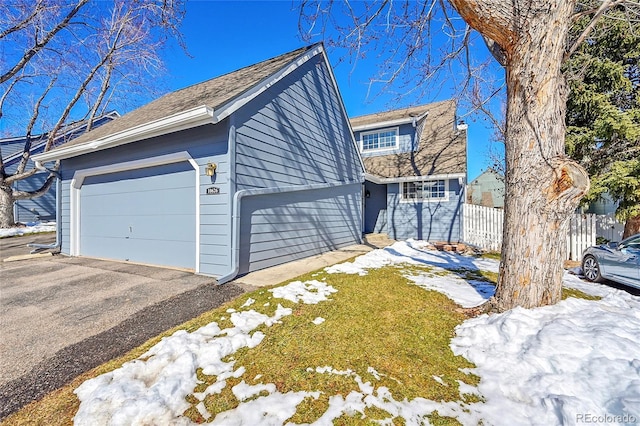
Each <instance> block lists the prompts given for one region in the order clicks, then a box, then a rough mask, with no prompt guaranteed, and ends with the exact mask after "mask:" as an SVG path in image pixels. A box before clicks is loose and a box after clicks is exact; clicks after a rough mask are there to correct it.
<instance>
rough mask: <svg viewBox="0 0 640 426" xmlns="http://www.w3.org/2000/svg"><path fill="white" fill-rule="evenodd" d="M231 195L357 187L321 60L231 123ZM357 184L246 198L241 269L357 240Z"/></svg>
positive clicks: (345, 130)
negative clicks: (302, 187) (233, 188)
mask: <svg viewBox="0 0 640 426" xmlns="http://www.w3.org/2000/svg"><path fill="white" fill-rule="evenodd" d="M232 123H233V124H235V126H236V129H237V130H236V146H237V154H236V179H237V189H238V190H243V189H254V188H276V187H287V186H299V185H308V184H321V183H328V182H337V181H357V182H361V181H362V173H363V169H362V165H361V162H360V157H359V155H358V152H357V149H356V147H355V145H354V143H353V140H352V137H351V134H350V130H349V126H348V122H347V120H346V118H345V116H344V113H343V111H342V109H341V104H340V98H339V94H338V93H337V92H336V91H335V89H334V86H333V84H332V82H331V78H330V75H329V70H328V69H327V67H326V65H325V63H324V61H323V60H322V58H321V56H316V57H314V58H312V59H311V60H309V61H308V62H306V63H305V64H303V65H302V66H300V67H299V68H298V69H296V70H295V71H294V72H293V73H291V74H290V75H288V76H287V77H285V78H284V79H282V80H281V81H279V82H278V83H276V84H274V85H273V86H272V87H270V88H269V89H268V90H266V91H265V92H264V93H262V94H261V95H259V96H258V97H256V98H255V99H254V100H253V101H252V102H251V103H249V104H247V105H246V106H244V107H243V108H242V109H240V110H239V111H237V112H236V113H235V114H234V116H233V117H232ZM361 197H362V185H360V184H351V185H345V186H341V187H334V188H330V189H323V190H313V191H304V192H292V193H284V194H271V195H264V196H253V197H247V198H245V199H244V200H243V202H242V209H241V217H242V220H241V229H242V238H241V239H242V241H241V256H240V271H241V273H243V272H248V271H252V270H256V269H260V268H264V267H267V266H272V265H276V264H279V263H284V262H287V261H290V260H294V259H299V258H303V257H306V256H310V255H313V254H318V253H321V252H324V251H328V250H333V249H335V248H338V247H342V246H345V245H350V244H355V243H358V242H360V241H361V231H362V198H361Z"/></svg>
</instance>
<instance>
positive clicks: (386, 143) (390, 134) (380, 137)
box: [360, 127, 399, 152]
mask: <svg viewBox="0 0 640 426" xmlns="http://www.w3.org/2000/svg"><path fill="white" fill-rule="evenodd" d="M398 133H399V130H398V127H393V128H389V129H379V130H374V131H371V132H362V133H360V152H373V151H386V150H392V149H397V148H398V145H399V143H398V140H399V137H398Z"/></svg>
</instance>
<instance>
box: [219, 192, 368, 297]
mask: <svg viewBox="0 0 640 426" xmlns="http://www.w3.org/2000/svg"><path fill="white" fill-rule="evenodd" d="M356 183H360V184H361V183H362V182H361V181H359V180H348V181H339V182H328V183H315V184H310V185H295V186H281V187H271V188H257V189H241V190H240V191H236V193H235V194H234V196H233V216H232V224H231V233H232V236H231V271H230V272H229V273H228V274H226V275H223V276H221V277H220V278H218V284H224V283H226V282H229V281H231V280H233V279H234V278H235V277H236V276H237V275H238V271H239V270H240V209H241V207H242V200H243V198H245V197H250V196H254V195H267V194H281V193H285V192H299V191H311V190H314V189H324V188H332V187H335V186H343V185H353V184H356Z"/></svg>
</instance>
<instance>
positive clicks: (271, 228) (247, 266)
mask: <svg viewBox="0 0 640 426" xmlns="http://www.w3.org/2000/svg"><path fill="white" fill-rule="evenodd" d="M361 187H362V186H361V185H360V184H352V185H343V186H340V187H337V188H325V189H317V190H310V191H299V192H291V193H281V194H268V195H259V196H253V197H247V198H245V199H244V201H243V202H242V220H241V224H240V226H241V229H242V230H243V231H242V234H241V239H240V273H246V272H249V271H254V270H257V269H262V268H266V267H269V266H273V265H277V264H280V263H283V259H286V261H290V260H295V259H302V258H305V257H308V256H313V255H316V254H320V253H323V252H325V251H327V250H335V249H337V248H340V247H344V246H347V245H351V244H355V243H356V242H359V241H360V238H361V235H360V233H361V232H360V228H359V224H360V220H361V219H360V218H361V215H362V209H361V205H362V200H361Z"/></svg>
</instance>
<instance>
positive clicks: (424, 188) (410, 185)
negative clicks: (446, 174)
mask: <svg viewBox="0 0 640 426" xmlns="http://www.w3.org/2000/svg"><path fill="white" fill-rule="evenodd" d="M447 189H448V188H447V181H446V180H443V179H439V180H425V181H422V182H402V200H403V201H427V202H428V201H448V200H449V192H448V191H447Z"/></svg>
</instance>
